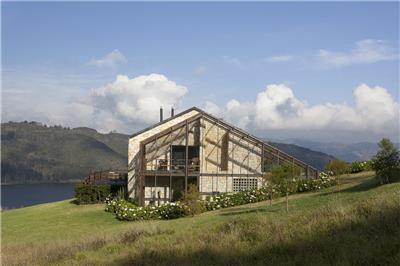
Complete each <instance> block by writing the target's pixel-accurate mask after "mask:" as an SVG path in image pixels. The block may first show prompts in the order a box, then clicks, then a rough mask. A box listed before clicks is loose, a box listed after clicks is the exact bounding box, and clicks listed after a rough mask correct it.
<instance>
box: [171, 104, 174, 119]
mask: <svg viewBox="0 0 400 266" xmlns="http://www.w3.org/2000/svg"><path fill="white" fill-rule="evenodd" d="M171 117H174V107H173V106H171Z"/></svg>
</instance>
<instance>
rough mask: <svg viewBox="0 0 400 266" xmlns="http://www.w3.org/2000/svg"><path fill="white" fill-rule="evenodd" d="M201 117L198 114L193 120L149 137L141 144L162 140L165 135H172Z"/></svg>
mask: <svg viewBox="0 0 400 266" xmlns="http://www.w3.org/2000/svg"><path fill="white" fill-rule="evenodd" d="M201 116H202V114H197V115H195V116H193V117H191V118H188V119H186V120H185V121H182V122H179V123H177V124H175V125H173V126H171V127H169V128H167V129H165V130H163V131H161V132H159V133H157V134H154V135H152V136H150V137H148V138H147V139H145V140H143V141H142V142H141V143H142V144H148V143H150V142H152V141H154V140H155V139H156V138H161V137H163V136H165V135H167V134H169V133H171V132H173V131H175V130H177V129H180V128H182V127H184V126H185V125H186V123H188V124H189V123H191V122H193V121H195V120H196V119H199V118H200V117H201Z"/></svg>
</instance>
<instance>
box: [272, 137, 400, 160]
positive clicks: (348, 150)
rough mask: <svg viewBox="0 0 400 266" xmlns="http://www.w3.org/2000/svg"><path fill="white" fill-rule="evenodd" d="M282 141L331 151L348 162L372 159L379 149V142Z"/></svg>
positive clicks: (325, 151) (327, 151)
mask: <svg viewBox="0 0 400 266" xmlns="http://www.w3.org/2000/svg"><path fill="white" fill-rule="evenodd" d="M280 142H284V143H288V144H296V145H299V146H302V147H306V148H309V149H312V150H315V151H320V152H323V153H329V154H332V155H333V156H335V157H337V158H340V159H342V160H345V161H348V162H353V161H362V160H370V159H371V158H372V156H374V155H375V154H376V153H377V151H378V149H379V147H378V144H377V143H372V142H358V143H351V144H344V143H338V142H317V141H310V140H304V139H286V140H280ZM395 145H396V146H397V147H398V148H400V143H395Z"/></svg>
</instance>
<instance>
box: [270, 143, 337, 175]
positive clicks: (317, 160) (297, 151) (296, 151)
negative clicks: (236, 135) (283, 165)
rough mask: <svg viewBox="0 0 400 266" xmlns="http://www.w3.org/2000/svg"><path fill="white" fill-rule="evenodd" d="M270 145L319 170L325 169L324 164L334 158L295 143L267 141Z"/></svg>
mask: <svg viewBox="0 0 400 266" xmlns="http://www.w3.org/2000/svg"><path fill="white" fill-rule="evenodd" d="M268 143H269V144H271V145H272V146H275V147H276V148H278V149H280V150H281V151H284V152H286V153H287V154H289V155H292V156H293V157H296V158H298V159H300V160H302V161H303V162H305V163H307V164H309V165H312V166H314V167H315V168H317V169H319V170H323V169H325V166H326V164H327V163H328V162H329V161H330V160H333V159H335V157H334V156H332V155H328V154H326V153H323V152H319V151H313V150H310V149H308V148H303V147H300V146H298V145H295V144H286V143H277V142H268Z"/></svg>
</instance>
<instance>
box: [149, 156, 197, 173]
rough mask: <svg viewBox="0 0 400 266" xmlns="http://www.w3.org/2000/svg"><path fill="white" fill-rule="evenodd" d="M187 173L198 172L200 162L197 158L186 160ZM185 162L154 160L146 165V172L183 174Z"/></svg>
mask: <svg viewBox="0 0 400 266" xmlns="http://www.w3.org/2000/svg"><path fill="white" fill-rule="evenodd" d="M187 166H188V171H189V172H198V171H200V161H199V159H197V158H193V159H188V165H187ZM185 167H186V160H185V159H171V160H167V159H156V160H152V161H150V162H148V163H147V164H146V171H157V172H162V171H165V172H170V171H171V172H185Z"/></svg>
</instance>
